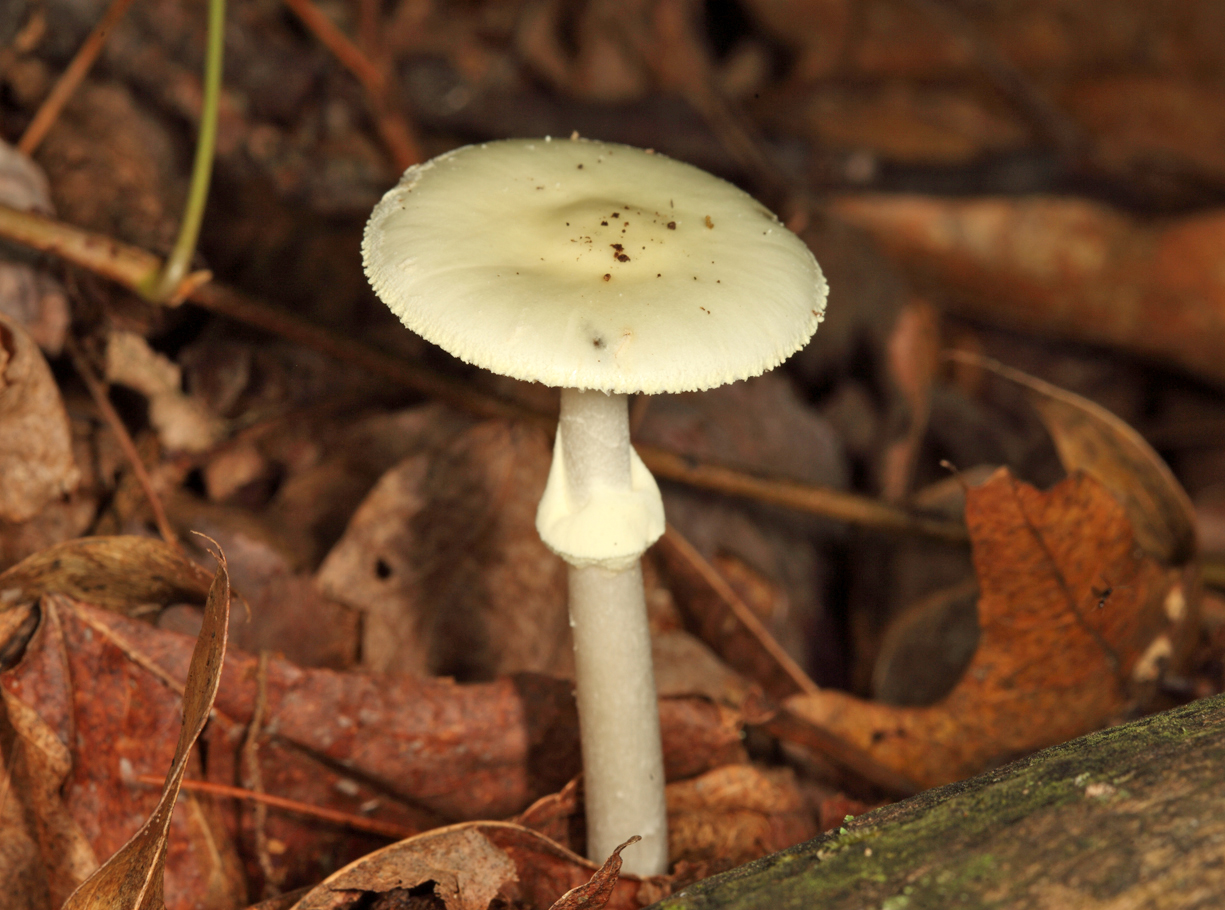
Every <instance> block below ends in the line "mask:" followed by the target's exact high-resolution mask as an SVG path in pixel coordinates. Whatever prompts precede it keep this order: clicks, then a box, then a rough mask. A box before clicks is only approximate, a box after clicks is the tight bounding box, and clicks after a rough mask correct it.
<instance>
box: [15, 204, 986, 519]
mask: <svg viewBox="0 0 1225 910" xmlns="http://www.w3.org/2000/svg"><path fill="white" fill-rule="evenodd" d="M0 237H3V238H5V239H8V240H13V241H16V242H18V243H21V244H23V245H25V246H28V247H31V248H33V249H36V250H41V251H44V252H50V253H55V254H56V255H58V256H60V257H62V258H63V259H66V260H67V261H69V262H72V263H73V264H75V265H79V266H82V267H84V268H87V269H90V270H91V271H93V272H95V273H96V274H99V275H102V276H104V277H106V278H110V279H112V280H114V281H117V282H118V283H120V284H122V285H125V286H126V287H129V288H134V286H135V285H136V284H137V283H139V281H140V280H141V279H142V278H143V276H144V275H145V274H147V272H148V270H149V269H150V268H154V269H156V268H157V267H158V265H159V260H158V259H157V257H156V256H154V255H152V254H151V253H148V252H146V251H145V250H142V249H139V248H137V247H133V246H129V245H127V244H123V243H120V242H119V241H117V240H114V239H112V238H110V237H107V236H105V235H102V234H94V233H91V232H89V231H84V230H82V229H80V228H77V227H74V226H72V225H69V224H64V223H63V222H60V221H56V220H55V219H53V218H47V217H46V216H43V215H35V214H31V213H29V212H19V211H17V210H16V209H12V208H9V207H7V206H3V205H0ZM188 280H189V281H190V280H191V276H189V278H188ZM188 299H189V300H190V301H191V302H192V303H195V304H197V305H199V306H202V307H204V308H205V309H207V310H210V311H212V312H214V313H216V314H218V315H221V316H225V317H227V318H230V319H234V320H236V321H238V322H242V323H244V324H246V325H249V326H254V327H256V328H258V329H262V330H263V331H265V332H269V333H270V334H274V335H279V336H280V337H282V338H286V339H288V340H289V341H292V342H294V343H296V344H300V345H302V346H304V347H308V348H311V349H312V350H316V351H319V352H321V353H323V354H327V355H328V356H330V357H334V358H335V359H337V360H339V361H341V362H342V363H348V364H352V365H353V366H355V367H359V368H361V369H364V370H367V371H369V372H371V373H373V374H375V375H377V376H381V377H383V378H384V379H387V380H388V381H390V382H394V383H396V384H397V385H401V386H404V387H406V388H409V389H413V390H414V391H417V392H420V393H421V394H423V395H427V396H429V397H432V398H437V399H438V400H440V401H442V402H444V403H446V404H449V405H451V406H452V407H455V408H458V409H460V410H462V411H466V412H468V413H470V414H476V415H478V416H481V417H503V418H509V419H513V420H522V421H527V422H530V423H533V424H535V425H537V426H539V427H542V428H543V429H546V430H552V429H553V428H554V427H555V426H556V422H557V419H556V415H549V414H542V413H541V412H539V411H535V410H532V409H530V408H528V407H526V406H524V405H521V404H518V403H515V402H511V401H506V400H505V399H501V398H497V397H495V396H493V395H490V394H488V393H485V392H482V391H480V390H478V389H474V388H472V387H471V386H469V385H467V384H465V383H463V382H459V381H457V380H455V379H451V378H450V377H447V376H443V375H441V374H439V373H436V372H434V371H432V370H428V369H426V368H424V367H420V366H417V365H416V364H412V363H409V362H407V361H405V360H403V359H401V358H399V357H395V356H393V355H391V354H385V353H383V352H382V351H380V350H377V349H376V348H372V347H370V346H369V345H366V344H363V343H362V342H360V341H355V340H353V339H351V338H346V337H344V336H342V335H338V334H337V333H335V332H331V331H329V330H328V329H325V328H322V327H321V326H318V325H314V324H313V323H310V322H308V321H306V320H304V319H301V318H299V317H297V316H294V315H293V314H292V313H289V312H287V311H285V310H282V309H279V308H277V307H274V306H271V305H269V304H267V303H264V302H263V301H260V300H256V299H255V298H252V297H248V296H247V295H245V294H243V293H241V292H239V291H236V290H233V289H231V288H228V287H225V286H224V285H221V284H218V283H217V282H210V283H207V284H202V285H198V286H197V287H195V288H193V289H192V290H191V291H190V293H189V295H188ZM638 453H639V455H640V456H641V457H642V460H643V461H644V462H645V463H646V465H647V467H648V468H650V469H651V471H652V472H653V473H654V474H655V475H656V476H657V477H660V478H662V479H664V480H673V481H676V482H678V483H683V484H687V485H689V486H693V487H699V488H701V489H707V490H714V491H716V492H720V493H725V494H728V495H731V496H743V497H745V498H747V499H753V500H757V501H759V502H767V503H771V504H773V505H778V506H783V507H784V508H789V509H795V510H797V511H800V512H808V513H810V514H813V515H820V516H823V517H825V518H832V519H834V520H836V521H846V522H850V523H852V524H857V525H860V526H863V527H867V528H871V529H874V530H878V531H885V532H890V533H897V534H916V535H920V536H923V537H929V538H934V539H936V540H945V541H949V542H951V543H965V542H966V541H967V540H969V535H968V533H967V532H966V529H965V526H964V525H962V524H960V523H958V522H953V521H947V520H943V519H938V518H930V517H926V516H922V515H916V514H914V513H912V512H908V511H906V510H905V509H902V508H899V507H897V506H892V505H889V504H887V503H883V502H880V501H878V500H875V499H869V498H868V497H865V496H859V495H856V494H854V493H846V492H843V491H841V490H833V489H829V488H827V487H818V486H814V485H811V484H804V483H800V482H798V481H794V480H786V479H770V478H762V477H755V476H753V475H750V474H746V473H744V472H741V471H735V470H732V469H731V468H727V467H722V466H719V465H711V464H703V463H701V462H697V461H694V460H692V459H689V458H686V457H685V456H682V455H677V454H675V453H673V452H668V451H666V450H664V449H656V448H653V447H651V446H638Z"/></svg>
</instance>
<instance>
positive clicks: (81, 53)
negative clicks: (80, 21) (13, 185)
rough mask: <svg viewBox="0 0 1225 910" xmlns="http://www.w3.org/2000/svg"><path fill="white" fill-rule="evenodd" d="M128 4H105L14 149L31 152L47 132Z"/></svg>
mask: <svg viewBox="0 0 1225 910" xmlns="http://www.w3.org/2000/svg"><path fill="white" fill-rule="evenodd" d="M131 5H132V0H111V5H110V6H109V7H107V10H106V12H105V13H103V14H102V18H101V19H99V20H98V24H97V25H95V26H94V29H93V31H92V32H90V33H89V37H87V38H86V39H85V42H84V43H83V44H82V45H81V47H80V48H79V49H78V50H77V53H76V56H75V57H73V58H72V62H71V63H69V64H68V67H67V69H65V70H64V72H63V73H61V74H60V78H59V79H58V80H56V83H55V86H54V87H53V88H52V89H51V94H49V95H47V98H46V100H44V101H43V103H42V105H41V106H40V107H39V109H38V111H37V112H36V113H35V114H34V119H33V120H31V121H30V125H29V126H27V127H26V131H25V132H24V133H22V134H21V139H20V140H19V141H18V142H17V150H18V151H19V152H21V153H22V154H23V155H33V154H34V150H35V149H37V148H38V146H39V144H40V143H41V142H42V141H43V139H44V138H46V135H47V133H48V132H49V131H50V130H51V127H52V126H54V125H55V121H56V120H57V119H58V118H59V115H60V112H61V111H62V110H63V109H64V105H66V104H67V103H68V99H69V98H71V97H72V94H73V92H75V91H76V89H77V86H78V85H80V84H81V80H82V79H84V78H85V76H86V74H87V73H88V72H89V70H90V67H92V66H93V65H94V61H96V60H97V59H98V55H99V54H100V53H102V48H103V47H104V46H105V45H106V39H107V38H108V37H110V32H111V29H113V28H114V27H115V26H116V25H118V24H119V20H120V19H122V18H123V14H124V13H126V12H127V11H128V7H129V6H131Z"/></svg>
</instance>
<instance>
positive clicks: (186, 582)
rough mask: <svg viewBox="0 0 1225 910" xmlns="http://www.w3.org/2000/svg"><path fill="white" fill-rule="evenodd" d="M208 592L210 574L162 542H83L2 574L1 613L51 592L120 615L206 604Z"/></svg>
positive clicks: (144, 539) (63, 546) (143, 539)
mask: <svg viewBox="0 0 1225 910" xmlns="http://www.w3.org/2000/svg"><path fill="white" fill-rule="evenodd" d="M210 587H211V578H210V576H209V574H208V573H207V572H205V571H204V570H203V569H202V568H200V567H199V566H197V565H196V564H195V563H193V562H191V561H190V560H188V559H186V558H184V557H183V555H182V554H181V553H180V552H179V551H178V550H176V549H175V548H174V547H172V546H170V545H169V544H167V543H164V542H163V541H160V540H155V539H153V538H149V537H127V536H120V537H80V538H77V539H76V540H69V541H65V542H64V543H61V544H56V545H55V546H53V547H48V548H47V549H45V550H42V551H41V552H39V553H35V554H34V555H33V556H30V557H27V558H26V559H23V560H22V561H21V562H19V563H17V565H15V566H11V567H9V568H8V569H7V570H5V571H4V572H2V573H0V611H2V610H4V609H6V608H7V607H10V606H12V605H14V604H19V603H27V602H30V601H33V600H36V599H38V598H39V597H41V596H43V595H44V594H51V593H55V594H63V595H65V596H67V597H73V598H76V599H78V600H83V601H86V602H87V603H94V604H99V605H101V606H105V607H109V608H110V609H113V610H121V611H122V610H131V609H133V608H136V607H140V606H143V605H145V604H151V603H152V604H170V603H183V602H188V603H202V602H204V601H205V599H206V598H207V597H208V595H209V590H210Z"/></svg>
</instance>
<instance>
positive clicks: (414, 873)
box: [293, 821, 669, 910]
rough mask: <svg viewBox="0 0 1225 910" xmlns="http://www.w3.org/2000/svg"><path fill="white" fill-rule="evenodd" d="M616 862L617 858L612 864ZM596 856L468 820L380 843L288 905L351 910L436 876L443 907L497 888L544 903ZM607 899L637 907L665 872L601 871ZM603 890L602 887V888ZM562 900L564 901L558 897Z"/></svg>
mask: <svg viewBox="0 0 1225 910" xmlns="http://www.w3.org/2000/svg"><path fill="white" fill-rule="evenodd" d="M617 865H619V864H617ZM599 871H600V870H597V868H596V866H595V864H594V863H592V862H590V861H589V860H586V859H584V858H582V857H581V856H578V855H577V854H575V853H572V852H571V851H569V850H567V849H566V848H565V847H562V846H561V845H560V844H556V843H554V842H553V841H551V840H549V839H548V838H547V837H545V836H544V835H542V834H539V833H537V832H535V831H531V830H529V829H527V828H524V827H522V826H520V825H516V824H513V823H510V822H481V821H476V822H465V823H462V824H458V825H451V826H450V827H447V828H440V829H438V830H435V831H427V832H425V833H424V834H419V835H417V836H416V837H411V838H408V839H407V840H402V841H400V842H398V843H395V844H392V845H391V846H388V847H384V848H383V849H382V850H378V851H376V852H375V853H372V854H370V855H369V856H364V857H362V858H361V859H359V860H357V861H355V862H353V863H350V864H349V865H348V866H346V867H345V868H344V869H341V870H340V871H339V872H336V873H334V874H333V875H331V876H329V877H328V878H327V879H325V880H324V881H323V882H321V883H320V884H319V885H317V886H316V887H315V888H313V889H311V890H310V891H309V892H308V893H307V894H306V895H305V896H304V897H303V898H301V899H300V900H299V901H298V902H297V903H296V904H294V905H293V910H342V908H343V910H350V908H354V907H356V906H365V904H364V903H362V902H363V901H364V900H369V899H370V898H371V897H373V896H376V895H379V894H387V893H389V892H393V891H395V892H401V891H404V892H406V891H407V890H408V889H411V888H414V887H417V886H420V885H424V884H426V883H428V882H433V883H434V893H435V894H436V895H437V896H438V897H439V898H441V899H442V901H443V903H444V905H445V906H446V907H447V910H485V908H487V907H488V906H489V904H490V902H491V901H492V900H493V899H494V898H495V897H496V896H499V895H500V896H501V897H502V898H503V899H504V900H505V901H508V902H510V903H511V904H512V905H513V906H523V907H535V908H545V907H552V905H553V904H554V903H555V902H556V901H558V900H559V899H561V898H562V897H563V896H564V895H565V894H566V893H568V892H571V891H573V890H574V889H576V888H581V887H583V886H584V885H587V884H590V881H591V879H592V876H593V873H598V872H599ZM609 878H611V881H612V887H611V888H607V892H608V894H609V899H608V900H607V902H606V903H605V904H589V905H583V904H577V905H574V906H575V907H576V908H577V907H582V906H591V907H599V906H608V907H611V908H614V910H637V908H639V907H641V906H643V905H644V904H646V903H650V902H652V901H654V900H658V899H659V898H661V897H665V896H666V895H667V894H668V890H669V889H668V886H667V884H666V880H665V879H663V878H654V879H645V880H644V879H639V878H636V877H633V876H628V877H622V878H616V877H615V876H611V877H610V876H607V875H605V876H604V878H602V879H600V883H601V885H602V886H607V883H608V880H609ZM600 890H603V888H600ZM563 906H565V905H563Z"/></svg>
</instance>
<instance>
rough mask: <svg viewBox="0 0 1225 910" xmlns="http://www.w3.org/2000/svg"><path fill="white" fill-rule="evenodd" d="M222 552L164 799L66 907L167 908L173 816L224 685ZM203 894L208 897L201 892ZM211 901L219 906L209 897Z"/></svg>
mask: <svg viewBox="0 0 1225 910" xmlns="http://www.w3.org/2000/svg"><path fill="white" fill-rule="evenodd" d="M216 556H217V574H216V576H215V577H214V579H213V584H212V587H211V588H210V589H209V594H208V601H207V603H206V605H205V608H204V627H203V628H202V629H201V630H200V635H199V638H198V639H197V640H196V646H195V648H194V649H193V650H192V655H191V666H190V667H189V668H188V671H187V680H186V684H185V688H184V692H183V725H182V728H181V729H180V731H179V741H178V743H177V745H176V746H175V749H174V758H173V759H172V760H171V762H170V771H169V772H168V774H167V775H166V784H165V786H164V787H163V789H162V796H161V799H159V800H158V803H157V807H156V808H155V809H154V811H153V814H152V815H150V816H149V820H148V821H147V822H146V823H145V824H144V825H143V826H142V827H141V829H140V830H139V831H137V832H136V834H134V835H133V836H132V839H131V840H129V841H128V842H127V843H126V844H124V845H123V847H121V848H120V849H119V850H118V851H117V852H116V853H115V854H113V855H112V856H111V858H110V859H108V860H107V861H106V862H105V863H103V864H102V867H101V868H100V869H98V871H97V872H95V873H94V874H93V875H91V876H90V877H89V878H88V879H86V880H85V881H84V882H82V883H81V885H80V886H79V887H78V888H77V889H76V890H75V891H74V892H73V893H72V894H71V895H70V896H69V898H68V900H67V901H65V903H64V910H95V908H96V910H129V908H130V910H164V902H163V896H162V895H163V892H164V888H165V884H164V880H165V865H166V855H167V850H168V844H167V839H168V837H169V833H170V820H171V815H172V813H173V812H174V807H175V803H176V802H177V801H178V798H179V788H180V787H181V786H182V783H183V775H184V774H185V773H186V772H187V764H188V759H189V758H190V757H191V750H192V746H194V745H195V743H196V740H197V739H199V737H200V733H201V732H202V731H203V730H204V724H205V723H206V722H207V721H208V716H209V712H210V711H211V710H212V707H213V700H214V699H215V698H216V696H217V689H218V687H219V686H220V684H221V667H222V663H223V662H224V660H225V645H226V631H227V629H228V627H229V621H230V579H229V575H228V574H227V573H226V567H225V556H224V554H222V553H221V552H220V551H218V553H217V554H216ZM200 897H204V895H200ZM208 905H211V906H217V904H216V903H214V902H212V901H209V902H208Z"/></svg>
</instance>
